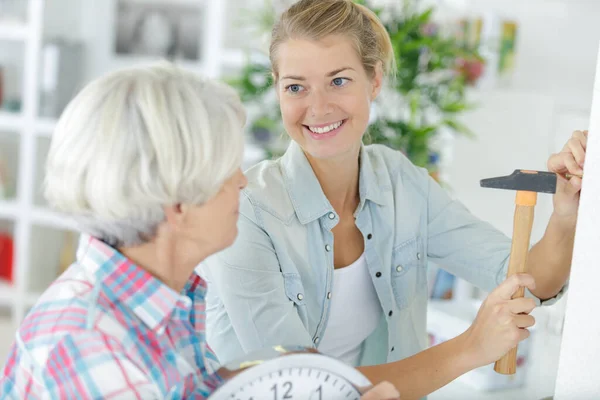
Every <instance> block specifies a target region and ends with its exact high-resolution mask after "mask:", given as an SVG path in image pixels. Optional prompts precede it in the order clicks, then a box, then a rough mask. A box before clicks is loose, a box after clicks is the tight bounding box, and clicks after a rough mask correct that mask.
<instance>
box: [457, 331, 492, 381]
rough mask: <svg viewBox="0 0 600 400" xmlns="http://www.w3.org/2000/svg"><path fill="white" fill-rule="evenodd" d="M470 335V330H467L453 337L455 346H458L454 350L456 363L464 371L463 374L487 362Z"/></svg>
mask: <svg viewBox="0 0 600 400" xmlns="http://www.w3.org/2000/svg"><path fill="white" fill-rule="evenodd" d="M470 335H471V333H470V331H469V330H467V331H465V332H464V333H462V334H461V335H459V336H457V337H455V338H454V339H452V340H453V341H454V347H455V348H456V351H455V352H454V357H455V365H456V366H457V368H459V369H460V370H461V371H462V372H461V375H462V374H464V373H467V372H469V371H471V370H473V369H475V368H479V367H482V366H483V365H485V362H484V361H483V360H482V359H481V354H480V352H478V351H477V349H476V347H475V345H474V344H473V341H472V340H471V337H470Z"/></svg>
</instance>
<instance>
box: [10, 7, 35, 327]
mask: <svg viewBox="0 0 600 400" xmlns="http://www.w3.org/2000/svg"><path fill="white" fill-rule="evenodd" d="M26 15H27V21H26V22H24V23H22V24H13V23H10V24H6V25H2V24H0V40H11V41H15V40H16V41H20V42H22V45H23V53H24V71H23V78H22V95H21V98H22V109H21V111H20V113H19V114H11V113H8V112H1V113H0V130H1V131H2V132H11V133H14V134H18V135H19V150H18V173H17V175H16V181H17V193H16V198H15V199H10V200H3V201H0V218H1V219H2V220H8V221H9V222H11V223H12V227H13V229H12V234H13V237H14V264H13V279H14V282H13V283H12V284H10V283H8V282H0V306H10V308H11V311H12V318H13V320H14V321H13V322H17V323H18V322H19V321H21V320H22V319H23V316H24V314H25V312H26V311H27V309H28V308H29V307H31V305H32V302H33V301H34V299H35V298H36V297H37V296H36V294H35V293H33V292H31V291H29V290H28V282H27V280H28V276H29V272H30V271H29V270H30V265H29V257H30V245H31V240H30V235H31V230H32V224H33V223H35V222H36V221H35V219H34V214H33V213H32V209H33V203H32V198H33V192H34V188H33V182H34V171H35V165H36V159H35V144H36V142H35V141H36V132H37V125H38V120H37V114H38V103H39V100H38V99H39V91H38V87H39V85H38V68H39V64H40V52H41V41H42V28H43V16H44V0H27V13H26Z"/></svg>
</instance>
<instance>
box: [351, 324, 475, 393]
mask: <svg viewBox="0 0 600 400" xmlns="http://www.w3.org/2000/svg"><path fill="white" fill-rule="evenodd" d="M466 340H467V339H466V335H465V334H463V335H460V336H458V337H456V338H454V339H451V340H448V341H446V342H444V343H441V344H439V345H437V346H434V347H431V348H429V349H427V350H425V351H422V352H420V353H418V354H415V355H414V356H412V357H408V358H405V359H403V360H400V361H396V362H392V363H388V364H381V365H374V366H367V367H358V370H359V371H361V372H362V373H363V374H364V375H365V376H366V377H367V378H368V379H369V380H370V381H371V382H372V383H373V384H377V383H379V382H382V381H388V382H391V383H392V384H394V386H396V388H398V390H399V391H400V397H401V398H402V400H413V399H420V398H421V397H423V396H426V395H428V394H430V393H432V392H434V391H436V390H437V389H439V388H441V387H442V386H444V385H446V384H448V383H450V382H451V381H453V380H454V379H456V378H457V377H459V376H461V375H462V374H464V373H466V372H468V371H470V370H472V369H474V368H476V367H478V366H479V365H477V364H476V362H475V358H474V357H473V356H472V355H471V354H469V353H468V352H467V351H465V349H467V348H469V346H467V345H466V343H465V341H466Z"/></svg>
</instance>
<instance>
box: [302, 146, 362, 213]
mask: <svg viewBox="0 0 600 400" xmlns="http://www.w3.org/2000/svg"><path fill="white" fill-rule="evenodd" d="M359 154H360V146H357V148H356V149H352V150H351V151H348V152H347V153H345V154H342V155H340V156H339V157H336V158H331V159H317V158H314V157H311V156H310V155H308V154H307V158H308V161H309V163H310V165H311V167H312V169H313V171H314V173H315V176H316V177H317V180H318V181H319V183H320V184H321V188H322V189H323V193H324V194H325V197H327V199H328V200H329V202H330V203H331V205H332V206H333V208H334V209H335V210H336V212H337V213H338V214H341V213H348V212H350V213H354V211H355V210H356V208H357V207H358V204H359V202H360V197H359V187H358V185H359Z"/></svg>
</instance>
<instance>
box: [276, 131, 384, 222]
mask: <svg viewBox="0 0 600 400" xmlns="http://www.w3.org/2000/svg"><path fill="white" fill-rule="evenodd" d="M281 165H282V172H283V180H284V184H285V186H286V189H287V192H288V194H289V196H290V199H291V201H292V204H293V206H294V210H295V211H296V214H297V215H298V219H299V220H300V222H301V223H302V224H307V223H309V222H311V221H314V220H316V219H318V218H320V217H322V216H323V215H325V214H327V213H328V212H331V211H333V207H332V205H331V203H330V202H329V200H327V197H326V196H325V193H323V189H322V188H321V184H320V183H319V181H318V179H317V177H316V176H315V173H314V171H313V169H312V167H311V166H310V163H309V162H308V159H307V158H306V155H305V154H304V152H303V150H302V148H301V147H300V146H299V145H298V144H297V143H296V142H294V141H293V140H292V141H291V143H290V145H289V147H288V149H287V151H286V152H285V154H284V155H283V157H282V158H281ZM359 171H360V172H359V196H360V206H359V210H361V209H362V207H363V206H364V204H365V201H366V200H370V201H372V202H374V203H376V204H380V205H383V204H384V203H385V197H384V196H383V193H382V191H381V188H380V185H379V181H378V179H377V175H376V173H375V170H374V167H373V163H372V160H371V159H370V156H369V153H368V152H367V150H366V148H365V146H364V145H362V144H361V148H360V165H359Z"/></svg>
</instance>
